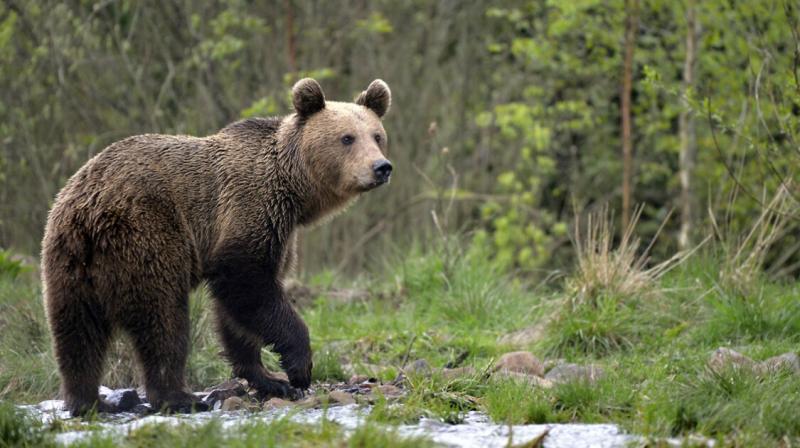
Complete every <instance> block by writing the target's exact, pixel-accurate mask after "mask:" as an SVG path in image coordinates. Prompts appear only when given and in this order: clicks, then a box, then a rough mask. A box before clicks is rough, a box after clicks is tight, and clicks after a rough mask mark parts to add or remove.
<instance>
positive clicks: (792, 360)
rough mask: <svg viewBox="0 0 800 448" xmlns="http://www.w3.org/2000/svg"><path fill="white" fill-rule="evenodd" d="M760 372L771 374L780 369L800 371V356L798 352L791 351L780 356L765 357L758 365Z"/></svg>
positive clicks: (793, 371)
mask: <svg viewBox="0 0 800 448" xmlns="http://www.w3.org/2000/svg"><path fill="white" fill-rule="evenodd" d="M756 369H757V370H758V372H759V373H762V374H770V373H776V372H780V371H788V372H792V373H800V357H798V356H797V353H793V352H789V353H784V354H782V355H779V356H773V357H772V358H768V359H765V360H764V361H762V362H760V363H759V364H758V366H757V367H756Z"/></svg>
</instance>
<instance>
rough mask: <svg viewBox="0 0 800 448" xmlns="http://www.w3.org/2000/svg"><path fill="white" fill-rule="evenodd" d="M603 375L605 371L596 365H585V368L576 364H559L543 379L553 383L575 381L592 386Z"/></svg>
mask: <svg viewBox="0 0 800 448" xmlns="http://www.w3.org/2000/svg"><path fill="white" fill-rule="evenodd" d="M603 375H605V371H604V370H603V369H602V368H601V367H600V366H597V365H594V364H587V365H585V366H582V365H578V364H571V363H568V364H560V365H557V366H555V367H553V368H552V369H551V370H550V371H549V372H547V375H545V379H546V380H549V381H551V382H553V383H571V382H576V381H585V382H587V383H590V384H594V383H596V382H597V380H599V379H600V378H602V377H603Z"/></svg>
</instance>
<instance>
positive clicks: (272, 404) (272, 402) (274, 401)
mask: <svg viewBox="0 0 800 448" xmlns="http://www.w3.org/2000/svg"><path fill="white" fill-rule="evenodd" d="M291 405H292V402H291V401H289V400H284V399H282V398H278V397H274V398H270V399H269V400H267V402H266V403H264V409H278V408H285V407H287V406H291Z"/></svg>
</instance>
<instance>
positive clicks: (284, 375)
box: [269, 372, 289, 383]
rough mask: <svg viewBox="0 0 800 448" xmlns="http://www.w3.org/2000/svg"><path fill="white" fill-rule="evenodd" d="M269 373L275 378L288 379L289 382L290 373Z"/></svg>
mask: <svg viewBox="0 0 800 448" xmlns="http://www.w3.org/2000/svg"><path fill="white" fill-rule="evenodd" d="M269 374H270V376H271V377H273V378H275V379H278V380H281V381H286V382H287V383H288V382H289V375H287V374H286V372H269Z"/></svg>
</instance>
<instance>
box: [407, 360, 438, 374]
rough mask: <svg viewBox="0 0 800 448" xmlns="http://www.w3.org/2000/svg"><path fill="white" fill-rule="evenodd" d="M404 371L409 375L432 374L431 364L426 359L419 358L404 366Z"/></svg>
mask: <svg viewBox="0 0 800 448" xmlns="http://www.w3.org/2000/svg"><path fill="white" fill-rule="evenodd" d="M403 372H405V373H406V374H409V375H420V376H429V375H430V374H431V365H430V364H428V361H426V360H424V359H418V360H416V361H414V362H413V363H411V365H407V366H405V367H403Z"/></svg>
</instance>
